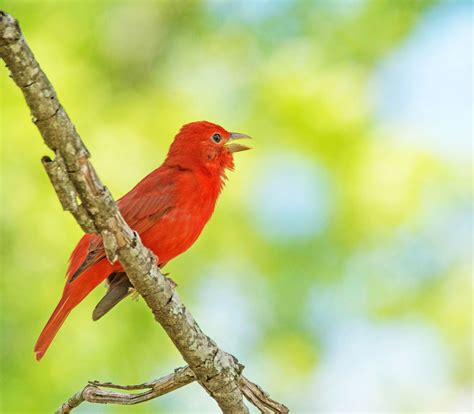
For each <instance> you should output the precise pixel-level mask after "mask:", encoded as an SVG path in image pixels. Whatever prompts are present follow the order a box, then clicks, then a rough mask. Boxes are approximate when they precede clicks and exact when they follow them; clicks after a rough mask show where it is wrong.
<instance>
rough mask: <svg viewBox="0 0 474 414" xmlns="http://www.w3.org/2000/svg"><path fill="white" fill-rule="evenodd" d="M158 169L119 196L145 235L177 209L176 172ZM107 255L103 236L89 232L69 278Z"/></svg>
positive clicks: (129, 219) (78, 249)
mask: <svg viewBox="0 0 474 414" xmlns="http://www.w3.org/2000/svg"><path fill="white" fill-rule="evenodd" d="M159 172H160V170H156V171H154V172H153V173H151V174H150V175H148V176H147V177H146V178H144V179H143V180H142V181H141V182H140V183H139V184H137V185H136V186H135V187H134V188H133V189H132V190H131V191H130V192H128V193H127V194H126V195H124V196H123V197H122V198H121V199H119V200H118V202H117V204H118V206H119V210H120V212H121V214H122V216H123V218H124V219H125V221H126V222H127V223H128V225H129V226H130V227H131V228H132V229H133V230H135V231H136V232H138V233H139V234H140V235H143V234H144V233H145V232H146V231H147V230H148V229H149V228H150V227H151V226H153V224H155V223H156V222H157V221H158V220H160V219H161V218H162V217H164V216H165V215H167V214H168V213H169V212H170V211H171V210H173V208H174V206H175V205H176V203H175V191H174V188H175V181H174V179H173V175H172V174H167V172H166V171H163V172H162V174H159ZM103 258H105V251H104V246H103V245H102V237H100V236H99V235H97V234H86V235H85V236H84V237H83V238H82V239H81V241H80V242H79V244H78V245H77V247H76V249H75V250H74V251H73V252H72V254H71V258H70V265H69V268H68V271H67V276H68V282H69V283H70V282H72V281H73V280H74V279H76V278H77V277H78V276H79V275H80V274H81V273H82V272H84V270H86V269H87V268H89V267H90V266H92V265H94V264H95V263H97V262H99V261H100V260H102V259H103Z"/></svg>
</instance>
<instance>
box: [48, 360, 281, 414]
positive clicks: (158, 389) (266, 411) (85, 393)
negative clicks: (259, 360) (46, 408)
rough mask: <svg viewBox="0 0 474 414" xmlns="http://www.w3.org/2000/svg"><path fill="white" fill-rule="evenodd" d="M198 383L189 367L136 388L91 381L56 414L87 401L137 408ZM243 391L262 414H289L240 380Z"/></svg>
mask: <svg viewBox="0 0 474 414" xmlns="http://www.w3.org/2000/svg"><path fill="white" fill-rule="evenodd" d="M194 381H196V376H195V375H194V373H193V371H192V370H191V368H189V366H186V367H182V368H178V369H176V370H175V371H174V372H173V373H172V374H169V375H167V376H165V377H162V378H160V379H157V380H155V381H150V382H145V383H143V384H136V385H119V384H113V383H111V382H99V381H91V382H89V384H87V385H86V386H85V387H84V388H83V389H82V390H81V391H79V392H77V393H75V394H74V395H73V396H72V397H71V398H69V399H68V401H67V402H65V403H64V404H62V405H61V407H59V408H58V409H57V410H56V414H66V413H70V412H71V411H72V410H73V409H74V408H76V407H77V406H78V405H79V404H81V403H82V402H84V401H88V402H90V403H95V404H120V405H134V404H139V403H142V402H145V401H149V400H152V399H154V398H157V397H160V396H162V395H164V394H167V393H169V392H171V391H175V390H177V389H178V388H181V387H184V386H186V385H188V384H191V383H192V382H194ZM104 388H108V389H115V390H125V391H131V390H135V391H136V390H146V391H144V392H141V393H117V392H115V391H109V390H105V389H104ZM240 388H241V390H242V393H243V394H244V395H245V397H246V398H247V399H248V400H249V401H250V402H251V403H252V404H253V405H255V406H256V407H257V408H258V409H259V411H260V412H261V413H263V414H272V413H275V414H286V413H288V408H287V407H286V406H284V405H283V404H280V403H278V402H276V401H274V400H272V399H271V398H270V397H269V396H268V394H267V393H266V392H265V391H263V390H262V389H261V388H260V387H259V386H258V385H256V384H254V383H252V382H251V381H249V380H248V379H247V378H245V377H243V376H242V377H241V381H240Z"/></svg>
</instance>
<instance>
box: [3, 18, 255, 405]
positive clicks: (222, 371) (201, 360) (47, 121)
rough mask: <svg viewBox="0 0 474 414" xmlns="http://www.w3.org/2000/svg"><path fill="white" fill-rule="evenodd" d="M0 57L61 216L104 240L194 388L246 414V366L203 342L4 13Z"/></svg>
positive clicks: (208, 341) (203, 337)
mask: <svg viewBox="0 0 474 414" xmlns="http://www.w3.org/2000/svg"><path fill="white" fill-rule="evenodd" d="M0 57H1V58H2V59H3V60H4V61H5V63H6V65H7V67H8V69H9V70H10V73H11V77H12V79H13V80H14V81H15V83H16V84H17V86H18V87H19V88H20V89H21V91H22V92H23V95H24V97H25V100H26V103H27V104H28V106H29V108H30V110H31V114H32V118H33V122H34V123H35V125H36V126H37V127H38V129H39V132H40V133H41V136H42V137H43V139H44V141H45V143H46V145H47V146H48V147H49V148H50V149H51V150H53V151H54V152H55V154H56V159H55V160H51V159H49V158H44V159H43V164H44V166H45V168H46V171H47V172H48V175H49V177H50V180H51V182H52V184H53V186H54V188H55V190H56V192H57V195H58V198H59V199H60V201H61V204H62V206H63V208H64V209H65V210H68V211H70V212H71V213H72V214H73V215H74V217H75V219H76V221H77V222H78V223H79V224H80V225H81V227H82V228H83V229H84V230H85V231H88V232H92V231H95V232H97V233H99V234H101V235H102V236H103V240H104V244H105V247H106V250H107V254H108V258H109V260H112V261H115V260H116V259H118V260H119V261H120V263H121V265H122V267H123V268H124V270H125V271H126V273H127V275H128V277H129V279H130V281H131V282H132V284H133V285H134V287H135V289H136V290H137V291H138V292H139V293H140V294H141V296H142V297H143V298H144V300H145V302H146V303H147V305H148V307H149V308H150V309H151V310H152V312H153V315H154V317H155V319H156V320H157V321H158V322H159V323H160V324H161V326H162V327H163V329H164V330H165V331H166V333H167V334H168V336H169V337H170V339H171V340H172V341H173V343H174V344H175V346H176V348H177V349H178V351H179V352H180V353H181V355H182V356H183V359H184V360H185V361H186V362H187V363H188V364H189V367H190V369H191V370H192V372H193V373H194V375H195V376H196V380H197V381H198V382H199V383H200V384H201V385H202V386H203V387H204V389H205V390H206V391H207V392H208V393H209V395H210V396H211V397H212V398H213V399H214V400H215V401H216V402H217V404H218V405H219V407H220V408H221V410H222V411H223V412H224V413H248V408H247V407H246V406H245V404H244V402H243V395H242V391H241V388H240V381H241V371H242V369H243V366H242V365H241V364H239V362H238V361H237V359H236V358H235V357H233V356H232V355H230V354H228V353H226V352H224V351H223V350H221V349H220V348H219V347H218V346H217V344H216V343H215V342H214V341H213V340H212V339H211V338H209V337H208V336H207V335H205V334H204V332H203V331H202V330H201V328H200V327H199V325H198V324H197V322H196V321H195V320H194V318H193V317H192V315H191V313H190V312H189V311H188V310H187V309H186V307H185V306H184V304H183V303H182V302H181V299H180V298H179V296H178V294H177V293H176V292H175V291H174V288H173V286H172V285H171V284H170V283H169V281H168V280H167V279H166V278H165V277H164V276H163V274H162V273H161V272H160V269H159V268H158V266H157V264H156V257H155V255H154V254H153V253H152V252H151V251H150V250H148V249H147V248H145V247H144V246H143V244H142V242H141V240H140V238H139V236H138V234H137V233H135V232H134V231H133V230H132V229H131V228H130V227H129V226H128V225H127V223H126V222H125V220H124V219H123V217H122V215H121V214H120V211H119V210H118V207H117V205H116V203H115V201H114V199H113V197H112V195H111V193H110V192H109V190H108V189H107V187H105V186H104V184H103V183H102V182H101V180H100V179H99V177H98V175H97V173H96V171H95V169H94V167H93V166H92V164H91V162H90V161H89V156H90V154H89V151H88V150H87V148H86V147H85V145H84V143H83V142H82V140H81V138H80V136H79V134H78V133H77V131H76V129H75V127H74V125H73V123H72V122H71V120H70V119H69V117H68V115H67V113H66V111H65V110H64V108H63V107H62V105H61V104H60V102H59V100H58V97H57V95H56V92H55V90H54V88H53V86H52V85H51V83H50V82H49V80H48V78H47V77H46V75H45V74H44V72H43V71H42V70H41V68H40V66H39V64H38V62H37V61H36V59H35V58H34V56H33V53H32V52H31V50H30V48H29V46H28V45H27V43H26V41H25V39H24V37H23V35H22V32H21V30H20V27H19V25H18V22H17V21H16V20H15V19H14V18H13V17H12V16H10V15H8V14H7V13H5V12H2V11H0ZM78 200H80V203H79V201H78ZM83 394H84V393H82V395H83ZM66 412H67V411H66Z"/></svg>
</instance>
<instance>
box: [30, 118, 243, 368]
mask: <svg viewBox="0 0 474 414" xmlns="http://www.w3.org/2000/svg"><path fill="white" fill-rule="evenodd" d="M240 138H249V137H247V136H246V135H243V134H238V133H230V132H227V131H226V130H225V129H224V128H222V127H220V126H218V125H215V124H212V123H210V122H205V121H201V122H193V123H191V124H187V125H185V126H183V127H182V128H181V130H180V131H179V133H178V134H177V135H176V137H175V139H174V141H173V143H172V145H171V147H170V150H169V152H168V155H167V157H166V159H165V161H164V163H163V164H162V165H161V166H160V167H159V168H157V169H156V170H154V171H153V172H152V173H150V174H149V175H148V176H146V177H145V178H144V179H143V180H142V181H140V182H139V183H138V184H137V185H136V186H135V187H134V188H133V189H132V190H131V191H130V192H128V193H127V194H126V195H125V196H123V197H122V198H121V199H120V200H119V201H118V206H119V209H120V212H121V213H122V215H123V217H124V219H125V220H126V221H127V223H128V224H129V226H130V227H131V228H132V229H134V230H135V231H137V232H138V233H139V234H140V237H141V240H142V242H143V244H144V245H145V246H147V247H148V248H150V249H151V250H152V251H153V252H154V253H155V254H156V256H157V257H158V261H159V265H160V266H163V265H164V264H166V263H167V262H169V261H170V260H172V259H173V258H175V257H176V256H178V255H180V254H181V253H183V252H184V251H186V250H187V249H188V248H189V247H191V245H192V244H193V243H194V242H195V241H196V239H197V238H198V237H199V235H200V234H201V231H202V229H203V228H204V226H205V224H206V223H207V222H208V220H209V219H210V217H211V215H212V213H213V211H214V207H215V204H216V201H217V198H218V196H219V193H220V192H221V190H222V188H223V184H224V180H225V179H226V176H225V170H226V169H233V166H234V164H233V157H232V153H233V152H237V151H242V150H245V149H248V147H245V146H243V145H239V144H235V143H230V141H233V140H234V139H240ZM119 271H123V269H122V267H121V265H120V263H118V262H116V263H114V264H111V263H110V262H109V261H108V260H107V258H106V257H105V252H104V249H103V246H102V239H101V237H100V236H99V235H97V234H86V235H84V236H83V237H82V239H81V240H80V241H79V243H78V244H77V246H76V248H75V249H74V250H73V252H72V254H71V257H70V259H69V267H68V269H67V272H66V277H67V281H66V285H65V287H64V290H63V294H62V297H61V300H60V301H59V303H58V305H57V307H56V309H55V310H54V312H53V314H52V315H51V317H50V319H49V320H48V322H47V323H46V326H45V327H44V329H43V331H42V332H41V334H40V336H39V338H38V341H37V342H36V345H35V353H36V359H37V360H40V359H41V358H42V357H43V355H44V353H45V352H46V350H47V349H48V347H49V345H50V344H51V341H52V340H53V339H54V337H55V335H56V333H57V332H58V330H59V328H60V327H61V326H62V324H63V322H64V321H65V319H66V318H67V316H68V315H69V313H70V312H71V310H72V309H73V308H74V307H75V306H76V305H78V304H79V303H80V302H81V301H82V300H83V299H84V298H85V297H86V296H87V295H88V294H89V293H90V292H91V291H92V290H93V289H94V288H95V287H96V286H97V285H99V284H100V283H101V282H102V281H104V280H105V279H106V278H107V277H108V276H109V275H111V274H113V273H114V272H119Z"/></svg>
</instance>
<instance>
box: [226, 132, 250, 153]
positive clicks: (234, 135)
mask: <svg viewBox="0 0 474 414" xmlns="http://www.w3.org/2000/svg"><path fill="white" fill-rule="evenodd" d="M238 139H252V138H251V137H249V136H248V135H245V134H240V133H239V132H231V133H230V137H229V139H228V140H227V142H226V144H225V147H226V148H227V149H228V150H229V152H231V153H234V152H240V151H247V150H249V149H251V148H250V147H247V146H246V145H242V144H236V143H235V142H234V141H236V140H238Z"/></svg>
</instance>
